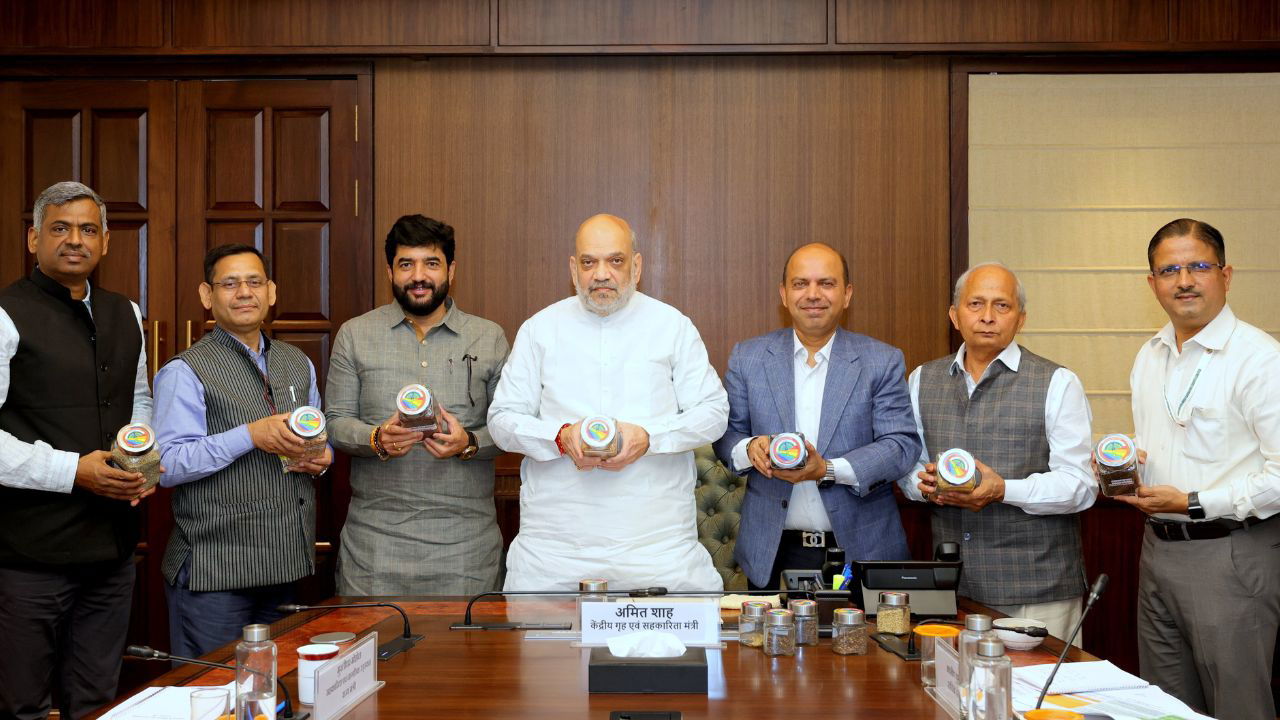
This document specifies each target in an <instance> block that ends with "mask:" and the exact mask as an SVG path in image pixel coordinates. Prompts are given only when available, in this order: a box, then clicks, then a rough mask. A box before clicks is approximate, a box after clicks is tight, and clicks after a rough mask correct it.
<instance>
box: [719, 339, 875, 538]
mask: <svg viewBox="0 0 1280 720" xmlns="http://www.w3.org/2000/svg"><path fill="white" fill-rule="evenodd" d="M791 338H792V358H793V369H794V372H795V400H796V432H799V433H802V434H804V438H805V440H807V441H808V442H809V444H811V445H812V444H814V443H816V442H817V441H818V430H819V428H820V427H821V424H822V394H823V392H824V391H825V390H826V387H827V368H829V367H831V346H832V345H834V344H835V341H836V336H835V333H832V335H831V337H830V338H828V339H827V344H826V345H823V346H822V348H821V349H820V350H818V352H816V353H814V354H813V359H814V365H813V367H809V351H808V349H806V348H805V346H804V344H803V343H801V342H800V336H799V335H797V334H795V332H794V331H793V332H792V334H791ZM751 440H752V438H744V439H743V440H741V441H740V442H738V444H737V445H734V446H733V458H732V459H733V469H734V471H735V472H737V473H739V474H742V473H745V472H747V471H748V470H750V469H751V458H750V457H748V456H747V445H749V444H750V443H751ZM831 464H832V465H833V466H835V471H836V482H838V483H843V484H845V485H851V486H853V488H854V489H855V490H856V489H857V488H858V477H857V474H856V473H854V471H853V466H852V465H850V464H849V461H848V460H845V459H844V458H832V459H831ZM784 527H786V528H787V529H788V530H814V531H829V530H831V518H829V517H827V508H826V506H825V505H823V504H822V494H821V493H820V492H819V491H818V483H817V482H800V483H795V484H794V485H792V486H791V499H790V500H789V501H788V502H787V519H786V521H785V524H784Z"/></svg>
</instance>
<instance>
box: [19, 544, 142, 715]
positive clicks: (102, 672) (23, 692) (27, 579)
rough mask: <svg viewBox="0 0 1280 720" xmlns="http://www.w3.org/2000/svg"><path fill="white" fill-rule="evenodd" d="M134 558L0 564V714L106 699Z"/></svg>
mask: <svg viewBox="0 0 1280 720" xmlns="http://www.w3.org/2000/svg"><path fill="white" fill-rule="evenodd" d="M133 582H134V567H133V557H132V556H130V557H129V558H127V559H125V560H124V561H123V562H114V561H113V562H109V563H94V564H92V565H75V566H66V567H55V566H44V567H41V568H36V569H33V568H11V567H0V638H3V639H4V642H5V648H4V651H3V652H0V718H5V719H8V718H17V719H19V720H28V719H29V718H32V719H34V718H45V717H47V716H48V715H49V712H50V711H51V710H52V701H51V691H52V688H53V687H54V686H56V687H57V690H58V693H57V694H58V710H59V712H60V713H61V714H62V717H64V718H73V719H74V718H81V717H84V716H85V715H88V714H89V713H90V712H92V711H94V710H96V709H97V708H99V707H101V706H102V705H105V704H106V703H108V702H111V700H113V699H114V698H115V695H116V683H117V681H119V679H120V661H121V655H122V654H123V653H124V643H125V633H126V632H127V631H128V629H129V609H130V605H131V601H132V598H133Z"/></svg>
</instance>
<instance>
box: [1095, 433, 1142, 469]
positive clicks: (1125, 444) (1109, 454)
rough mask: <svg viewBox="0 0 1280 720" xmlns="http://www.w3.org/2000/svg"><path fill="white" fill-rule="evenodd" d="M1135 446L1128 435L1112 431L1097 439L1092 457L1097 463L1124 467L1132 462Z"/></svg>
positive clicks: (1135, 451)
mask: <svg viewBox="0 0 1280 720" xmlns="http://www.w3.org/2000/svg"><path fill="white" fill-rule="evenodd" d="M1137 454H1138V453H1137V448H1136V447H1134V444H1133V441H1132V440H1130V439H1129V436H1128V435H1121V434H1120V433H1113V434H1111V435H1108V436H1106V437H1104V438H1102V439H1101V440H1099V441H1098V444H1097V445H1096V446H1094V448H1093V458H1094V459H1095V460H1097V461H1098V464H1099V465H1106V466H1107V467H1117V468H1118V467H1124V466H1126V465H1128V464H1129V463H1131V462H1133V460H1134V457H1135V456H1136V455H1137Z"/></svg>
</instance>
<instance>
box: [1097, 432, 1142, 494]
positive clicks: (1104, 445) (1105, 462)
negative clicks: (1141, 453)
mask: <svg viewBox="0 0 1280 720" xmlns="http://www.w3.org/2000/svg"><path fill="white" fill-rule="evenodd" d="M1093 460H1094V462H1095V463H1096V464H1097V476H1098V487H1099V488H1100V489H1101V490H1102V494H1103V495H1106V496H1107V497H1116V496H1117V495H1136V494H1137V492H1138V485H1140V484H1141V481H1140V480H1139V479H1138V448H1137V446H1136V445H1134V444H1133V441H1132V440H1130V439H1129V437H1128V436H1127V435H1121V434H1119V433H1115V434H1112V435H1108V436H1106V437H1104V438H1102V439H1101V440H1099V441H1098V444H1097V445H1096V446H1094V448H1093Z"/></svg>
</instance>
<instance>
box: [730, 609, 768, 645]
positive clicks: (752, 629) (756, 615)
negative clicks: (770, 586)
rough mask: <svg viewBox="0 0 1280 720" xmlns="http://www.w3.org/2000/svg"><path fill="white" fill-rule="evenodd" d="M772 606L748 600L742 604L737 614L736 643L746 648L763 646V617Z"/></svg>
mask: <svg viewBox="0 0 1280 720" xmlns="http://www.w3.org/2000/svg"><path fill="white" fill-rule="evenodd" d="M772 607H773V606H772V605H770V604H769V603H768V602H766V601H764V600H748V601H746V602H744V603H742V612H741V613H739V614H738V643H739V644H741V645H746V646H747V647H760V646H761V645H763V644H764V615H765V613H767V612H769V609H770V608H772Z"/></svg>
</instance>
